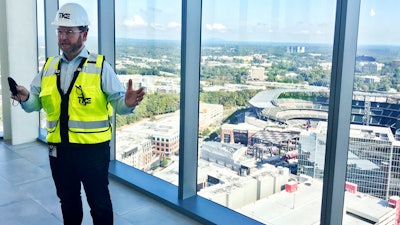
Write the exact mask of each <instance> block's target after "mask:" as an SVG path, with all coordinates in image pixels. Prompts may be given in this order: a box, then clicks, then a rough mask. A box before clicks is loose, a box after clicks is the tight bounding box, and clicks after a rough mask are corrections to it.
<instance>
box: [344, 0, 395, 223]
mask: <svg viewBox="0 0 400 225" xmlns="http://www.w3.org/2000/svg"><path fill="white" fill-rule="evenodd" d="M398 7H399V3H398V2H397V1H393V0H392V1H385V2H381V1H377V0H370V1H367V0H362V1H361V7H360V19H359V34H358V46H357V55H356V59H355V69H354V92H353V102H352V103H353V104H352V109H356V108H357V106H358V105H360V106H362V107H361V108H360V107H358V108H359V109H360V110H352V117H351V118H352V120H351V121H350V122H351V125H350V137H349V147H348V162H347V171H346V195H345V199H346V200H345V202H347V203H349V205H346V213H347V214H348V215H349V217H351V218H353V217H360V218H363V219H367V218H366V217H365V216H364V215H365V212H366V209H365V208H364V207H362V206H361V205H360V204H363V203H364V204H368V205H369V210H371V211H370V213H368V220H373V221H378V220H381V219H382V218H383V217H386V216H387V215H389V214H391V213H393V212H394V211H395V209H394V207H395V203H396V201H397V196H399V195H400V190H399V188H398V187H399V185H400V180H399V178H400V176H399V172H398V171H399V160H400V157H399V155H400V145H399V144H398V143H399V142H398V141H399V139H398V138H396V131H398V130H399V128H400V123H399V122H398V121H399V120H398V116H397V115H396V113H397V110H396V107H397V106H398V105H399V103H400V97H399V96H398V95H397V94H395V93H398V92H399V91H400V86H399V82H398V81H399V77H398V74H399V73H398V71H399V67H398V65H397V61H398V55H399V53H400V47H399V44H400V42H399V40H400V34H399V33H398V32H397V29H396V27H395V26H393V24H392V21H396V20H398V19H400V16H399V14H398V13H397V12H396V10H395V9H396V8H398ZM387 34H390V35H387ZM357 117H359V118H362V120H356V118H357ZM359 196H362V202H363V203H361V200H360V197H359ZM376 199H379V201H380V203H379V204H374V203H373V202H374V201H375V202H376V201H377V200H376ZM367 202H370V203H371V204H369V203H367ZM385 207H386V208H385ZM383 209H387V210H386V211H385V212H384V213H382V214H377V213H376V212H377V211H379V210H383ZM346 219H347V220H350V219H349V218H344V221H343V222H346ZM392 219H395V221H398V219H399V218H398V217H397V216H396V218H392Z"/></svg>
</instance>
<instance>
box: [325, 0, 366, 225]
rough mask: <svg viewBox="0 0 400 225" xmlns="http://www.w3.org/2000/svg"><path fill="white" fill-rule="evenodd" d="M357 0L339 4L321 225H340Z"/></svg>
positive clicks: (354, 54)
mask: <svg viewBox="0 0 400 225" xmlns="http://www.w3.org/2000/svg"><path fill="white" fill-rule="evenodd" d="M359 14H360V0H338V1H337V8H336V24H335V36H334V46H333V57H332V75H331V89H330V96H329V114H328V131H327V142H326V143H327V145H326V155H325V169H324V183H323V194H322V207H321V224H327V225H333V224H342V220H343V207H344V185H345V179H346V167H347V155H348V143H349V133H350V116H351V101H352V96H353V79H354V65H355V58H356V51H357V37H358V20H359Z"/></svg>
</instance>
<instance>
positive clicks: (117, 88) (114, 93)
mask: <svg viewBox="0 0 400 225" xmlns="http://www.w3.org/2000/svg"><path fill="white" fill-rule="evenodd" d="M88 56H89V53H88V51H87V50H86V48H83V49H82V51H81V52H80V53H79V55H78V56H77V57H75V58H74V59H72V60H71V61H68V60H67V59H66V58H65V56H64V54H63V55H62V58H61V62H60V63H61V73H60V84H61V89H62V91H63V92H64V94H65V93H66V92H67V91H68V88H69V86H70V84H71V81H72V79H73V77H74V72H75V70H76V68H77V67H78V65H79V63H80V61H81V59H82V58H83V57H84V58H87V57H88ZM42 74H43V70H42V71H40V72H39V73H38V74H37V75H36V76H35V78H34V79H33V81H32V83H31V87H30V94H29V98H28V100H27V101H26V102H22V103H21V106H22V108H23V109H24V110H25V111H26V112H33V111H39V110H40V109H41V108H42V104H41V101H40V99H39V94H40V91H41V89H42V88H41V84H42ZM101 87H102V90H103V92H104V93H105V94H106V95H107V100H108V102H110V104H111V105H112V106H113V108H114V109H115V111H116V113H118V114H129V113H132V112H133V111H134V109H135V107H128V106H126V105H125V89H124V87H123V86H122V84H121V82H120V81H119V80H118V77H117V76H116V74H115V72H114V70H113V68H112V67H111V65H110V64H109V63H108V62H106V61H104V65H103V70H102V79H101Z"/></svg>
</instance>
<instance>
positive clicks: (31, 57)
mask: <svg viewBox="0 0 400 225" xmlns="http://www.w3.org/2000/svg"><path fill="white" fill-rule="evenodd" d="M36 27H37V25H36V1H26V0H2V1H0V62H1V73H0V75H1V85H2V89H1V95H2V102H1V104H2V111H3V112H2V115H3V118H2V119H3V130H4V133H3V134H4V140H8V141H10V142H11V144H13V145H14V144H22V143H27V142H31V141H35V140H36V138H37V137H38V130H39V129H38V128H39V116H38V115H39V114H38V113H37V112H34V113H26V112H25V111H23V110H22V108H21V106H20V105H19V103H17V102H14V104H12V100H11V99H10V97H9V96H10V91H9V88H8V82H7V77H8V76H9V75H10V76H12V77H13V78H14V79H15V80H16V81H17V83H18V84H20V85H23V86H25V87H26V88H28V90H29V85H30V83H31V81H32V79H33V77H34V76H35V75H36V74H37V72H38V54H37V52H38V44H37V36H38V35H37V29H36ZM17 104H18V105H17ZM13 105H17V106H13Z"/></svg>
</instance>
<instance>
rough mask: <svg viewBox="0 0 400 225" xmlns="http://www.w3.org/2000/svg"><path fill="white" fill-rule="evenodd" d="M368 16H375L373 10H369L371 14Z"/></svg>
mask: <svg viewBox="0 0 400 225" xmlns="http://www.w3.org/2000/svg"><path fill="white" fill-rule="evenodd" d="M369 14H370V16H375V14H376V13H375V10H374V8H372V9H371V12H370V13H369Z"/></svg>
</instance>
